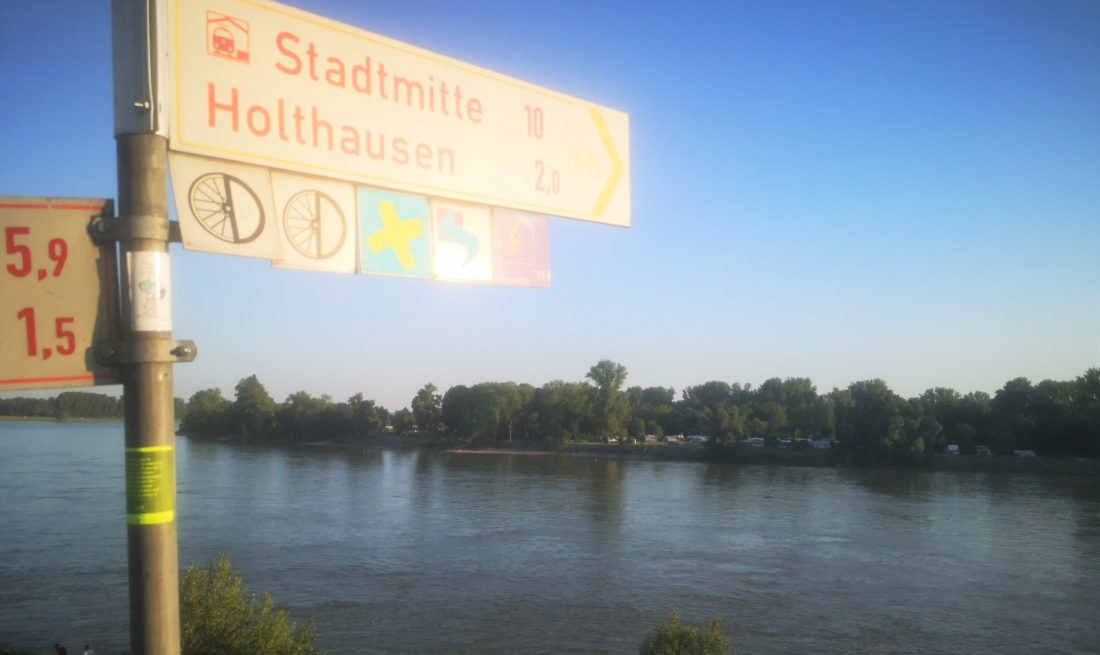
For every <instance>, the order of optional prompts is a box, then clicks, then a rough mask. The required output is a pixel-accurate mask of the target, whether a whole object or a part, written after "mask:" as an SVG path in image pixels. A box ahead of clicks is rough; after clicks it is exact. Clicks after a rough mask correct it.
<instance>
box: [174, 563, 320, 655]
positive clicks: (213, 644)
mask: <svg viewBox="0 0 1100 655" xmlns="http://www.w3.org/2000/svg"><path fill="white" fill-rule="evenodd" d="M315 632H316V631H315V629H314V627H313V622H312V621H310V622H309V623H308V624H307V625H305V626H302V627H299V626H297V625H295V624H294V623H293V622H292V621H290V615H289V614H288V613H287V612H285V611H281V610H276V609H275V608H274V603H273V602H272V600H271V597H270V596H268V595H267V594H263V595H261V596H260V597H259V598H257V597H256V596H255V594H249V593H248V589H247V588H246V587H245V585H244V580H243V579H241V576H240V575H238V574H237V571H236V570H235V569H234V568H233V567H232V566H231V565H230V564H229V558H227V557H226V556H225V555H221V556H219V557H218V559H217V561H216V562H215V561H210V562H207V564H206V566H205V567H204V568H196V567H193V566H192V567H190V568H188V569H187V571H186V572H185V573H184V575H183V582H182V583H181V588H180V650H181V652H182V655H257V654H259V653H263V655H323V652H322V651H319V650H317V649H316V648H315V647H314V646H313V637H314V634H315Z"/></svg>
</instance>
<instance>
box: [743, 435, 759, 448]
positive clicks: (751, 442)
mask: <svg viewBox="0 0 1100 655" xmlns="http://www.w3.org/2000/svg"><path fill="white" fill-rule="evenodd" d="M745 443H747V444H749V445H750V446H752V447H753V448H763V447H764V437H749V438H748V439H746V440H745Z"/></svg>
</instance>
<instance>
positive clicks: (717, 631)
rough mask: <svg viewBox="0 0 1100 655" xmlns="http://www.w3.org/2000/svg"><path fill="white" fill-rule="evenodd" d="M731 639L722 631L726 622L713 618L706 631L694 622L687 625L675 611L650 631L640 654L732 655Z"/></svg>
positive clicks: (639, 649)
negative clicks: (670, 616)
mask: <svg viewBox="0 0 1100 655" xmlns="http://www.w3.org/2000/svg"><path fill="white" fill-rule="evenodd" d="M729 652H730V640H729V638H728V637H726V635H725V633H723V632H722V622H721V621H720V620H718V619H716V618H715V619H711V621H710V623H708V624H707V629H706V632H701V631H700V630H699V628H698V627H696V626H694V625H684V624H683V623H681V622H680V615H679V614H677V613H676V612H673V613H672V618H671V619H669V621H668V623H663V624H661V625H659V626H657V627H656V628H654V629H653V632H651V633H649V634H648V635H646V638H645V639H644V640H643V641H642V645H641V646H640V647H639V648H638V655H729Z"/></svg>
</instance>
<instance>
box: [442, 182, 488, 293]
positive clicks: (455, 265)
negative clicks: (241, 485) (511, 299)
mask: <svg viewBox="0 0 1100 655" xmlns="http://www.w3.org/2000/svg"><path fill="white" fill-rule="evenodd" d="M490 216H491V214H490V209H489V208H488V207H478V206H475V205H467V204H464V203H457V202H443V201H439V202H436V201H433V202H432V239H433V242H432V252H433V255H434V259H433V263H434V273H435V277H436V278H437V279H440V280H467V281H471V282H490V281H492V279H493V247H492V236H491V235H492V227H491V225H490V221H491V218H490Z"/></svg>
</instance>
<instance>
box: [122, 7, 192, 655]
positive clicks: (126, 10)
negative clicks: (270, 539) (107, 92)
mask: <svg viewBox="0 0 1100 655" xmlns="http://www.w3.org/2000/svg"><path fill="white" fill-rule="evenodd" d="M111 14H112V16H111V18H112V20H111V23H112V33H113V34H112V37H113V39H112V43H113V51H114V52H113V55H114V56H113V59H114V96H115V138H116V143H117V156H118V205H119V217H120V219H121V221H120V226H121V230H120V232H121V256H120V257H119V264H120V270H121V291H122V293H121V294H120V296H121V299H122V317H123V324H124V329H123V335H122V337H123V345H124V346H126V348H125V350H126V351H127V352H128V353H130V356H129V357H127V358H125V359H124V360H122V361H120V365H121V368H122V378H123V393H124V395H125V418H126V427H125V433H126V440H125V458H126V523H127V548H128V554H129V557H128V561H129V580H130V650H131V652H132V653H133V655H179V653H180V613H179V553H178V535H177V528H176V513H175V509H176V480H175V417H174V416H173V412H174V400H173V398H174V396H173V385H172V363H171V356H170V355H169V354H168V351H170V350H171V349H172V347H173V343H172V325H171V316H172V314H171V311H172V307H171V280H170V268H169V258H168V235H169V230H168V227H169V226H168V205H167V176H166V171H167V145H168V141H167V138H166V135H167V130H166V125H165V122H164V120H163V119H162V117H163V106H164V102H163V97H162V89H161V87H162V83H161V78H160V74H161V72H162V71H164V70H167V60H166V59H165V57H164V55H163V54H162V53H163V52H164V45H165V43H166V38H165V36H166V34H167V27H166V22H165V21H166V20H167V12H166V11H165V3H164V2H163V0H112V4H111ZM161 350H163V351H164V354H163V355H161V354H160V351H161Z"/></svg>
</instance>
